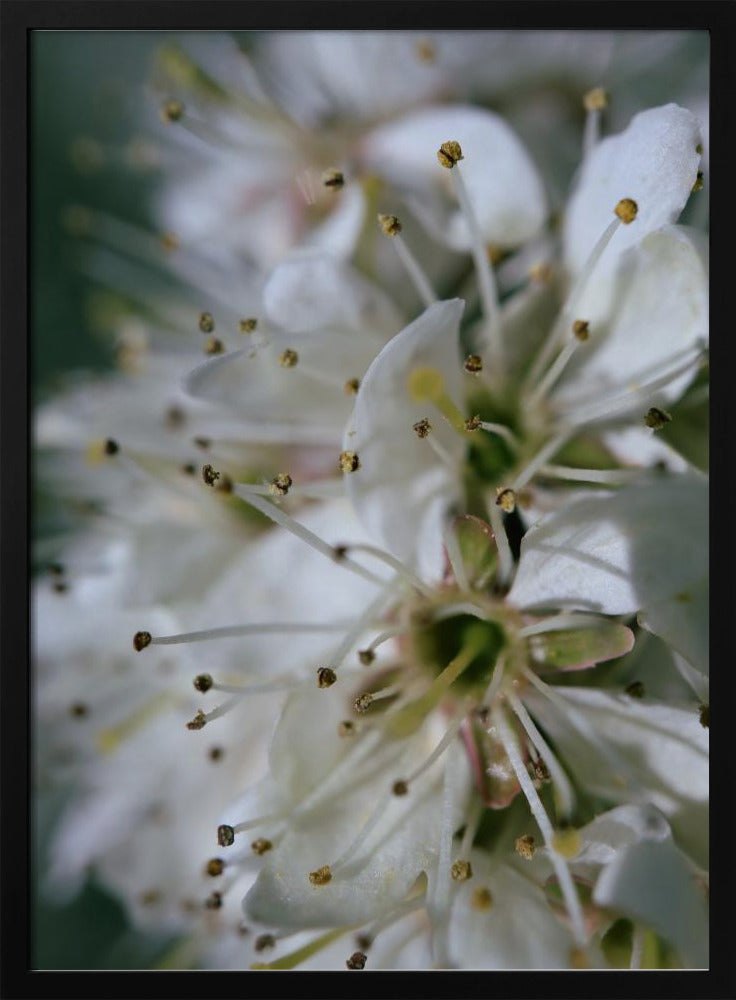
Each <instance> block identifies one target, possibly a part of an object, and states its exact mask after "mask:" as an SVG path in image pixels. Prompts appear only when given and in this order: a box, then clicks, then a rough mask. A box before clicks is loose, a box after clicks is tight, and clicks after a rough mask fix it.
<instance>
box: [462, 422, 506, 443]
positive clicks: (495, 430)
mask: <svg viewBox="0 0 736 1000" xmlns="http://www.w3.org/2000/svg"><path fill="white" fill-rule="evenodd" d="M473 419H475V418H472V417H471V420H473ZM467 423H468V422H467V421H466V430H471V428H469V427H468V426H467ZM478 427H479V428H481V429H482V430H484V431H488V432H489V433H490V434H498V436H499V437H502V438H504V439H505V440H506V441H508V443H509V444H510V445H513V446H514V447H516V446H517V445H518V444H519V439H518V438H517V437H516V435H515V434H514V433H513V431H510V430H509V429H508V427H504V425H503V424H492V423H489V422H488V421H487V420H479V421H478Z"/></svg>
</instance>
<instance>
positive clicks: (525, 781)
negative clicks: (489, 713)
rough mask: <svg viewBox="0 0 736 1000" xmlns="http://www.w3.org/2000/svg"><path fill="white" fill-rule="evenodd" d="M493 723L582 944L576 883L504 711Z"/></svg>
mask: <svg viewBox="0 0 736 1000" xmlns="http://www.w3.org/2000/svg"><path fill="white" fill-rule="evenodd" d="M495 722H496V724H497V726H498V732H499V736H500V737H501V742H502V744H503V747H504V749H505V751H506V754H507V755H508V758H509V762H510V763H511V766H512V768H513V769H514V773H515V774H516V779H517V781H518V782H519V784H520V785H521V790H522V791H523V793H524V795H525V796H526V800H527V802H528V803H529V808H530V809H531V811H532V815H533V816H534V819H535V820H536V821H537V826H538V827H539V829H540V831H541V833H542V836H543V837H544V842H545V845H546V846H547V850H548V852H549V859H550V861H551V862H552V867H553V868H554V870H555V874H556V875H557V880H558V882H559V884H560V889H561V890H562V896H563V898H564V900H565V905H566V906H567V911H568V913H569V915H570V919H571V921H572V926H573V933H574V935H575V940H576V941H577V943H578V944H579V945H584V944H585V926H584V921H583V910H582V907H581V905H580V899H579V897H578V894H577V891H576V889H575V883H574V882H573V880H572V877H571V875H570V871H569V869H568V867H567V864H566V863H565V860H564V858H562V857H561V856H560V855H559V854H558V853H557V851H556V850H555V848H554V844H553V841H554V830H553V829H552V824H551V823H550V821H549V817H548V816H547V813H546V812H545V809H544V806H543V805H542V800H541V799H540V797H539V795H538V794H537V790H536V788H535V787H534V782H533V781H532V779H531V777H530V775H529V772H528V771H527V769H526V766H525V764H524V761H523V760H522V759H521V753H520V752H519V746H518V743H517V742H516V738H515V736H514V735H513V733H512V732H511V729H510V727H509V725H508V723H507V722H506V719H505V717H504V714H503V712H500V711H497V712H496V713H495Z"/></svg>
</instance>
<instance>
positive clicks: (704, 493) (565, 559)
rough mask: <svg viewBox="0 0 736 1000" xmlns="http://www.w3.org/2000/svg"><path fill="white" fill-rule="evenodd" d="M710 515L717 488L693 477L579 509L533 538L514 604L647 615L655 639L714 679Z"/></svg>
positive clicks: (536, 529)
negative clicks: (685, 614) (710, 624)
mask: <svg viewBox="0 0 736 1000" xmlns="http://www.w3.org/2000/svg"><path fill="white" fill-rule="evenodd" d="M707 511H708V485H707V483H706V482H705V481H704V480H702V479H700V478H696V477H692V476H667V477H665V478H663V479H661V480H659V481H655V482H652V483H651V484H649V485H644V486H636V487H631V488H629V489H626V490H622V491H621V492H620V493H618V494H617V495H615V496H612V497H607V498H605V499H601V500H597V499H588V500H583V501H580V502H579V503H576V504H572V505H570V506H569V507H568V508H567V509H566V510H564V511H562V512H560V513H555V514H552V515H550V516H549V517H547V518H544V519H543V520H542V521H540V522H539V523H538V524H536V525H534V526H533V527H532V528H531V530H530V531H529V532H528V533H527V535H526V536H525V538H524V540H523V542H522V547H521V560H520V563H519V570H518V573H517V576H516V580H515V581H514V586H513V587H512V589H511V592H510V594H509V600H510V601H511V602H512V603H515V604H517V605H519V606H521V607H533V606H546V607H552V608H554V607H563V606H572V607H579V608H591V609H593V610H598V611H602V612H603V613H605V614H613V615H620V614H632V613H633V612H636V611H639V610H643V617H644V620H645V621H647V622H648V623H649V626H650V627H651V629H652V631H655V632H657V634H659V635H661V636H662V638H664V639H666V640H668V641H671V642H672V644H673V645H674V646H675V648H678V649H679V648H680V647H681V646H686V647H687V649H688V653H689V654H690V655H693V656H697V662H695V663H693V665H694V666H696V667H697V668H698V669H699V670H701V671H702V672H707V669H708V663H707V628H708V626H707V617H706V616H705V614H704V613H705V611H706V610H707V607H706V602H705V600H704V597H703V595H704V593H705V592H707V579H708V522H707ZM683 609H689V614H688V618H687V620H685V619H684V618H683V617H682V611H683ZM682 652H683V655H687V654H686V653H685V652H684V649H683V650H682ZM688 658H689V657H688Z"/></svg>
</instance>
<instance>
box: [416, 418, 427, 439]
mask: <svg viewBox="0 0 736 1000" xmlns="http://www.w3.org/2000/svg"><path fill="white" fill-rule="evenodd" d="M412 427H413V429H414V433H415V434H416V436H417V437H419V438H426V437H427V436H428V435H429V432H430V431H431V430H432V425H431V424H430V422H429V420H427V418H426V417H422V419H421V420H417V422H416V423H415V424H412Z"/></svg>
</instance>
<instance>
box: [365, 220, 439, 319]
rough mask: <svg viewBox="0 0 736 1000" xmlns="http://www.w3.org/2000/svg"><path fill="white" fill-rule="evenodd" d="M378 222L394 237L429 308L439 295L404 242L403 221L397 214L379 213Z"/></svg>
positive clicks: (387, 234) (402, 260) (401, 257)
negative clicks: (402, 233) (402, 234)
mask: <svg viewBox="0 0 736 1000" xmlns="http://www.w3.org/2000/svg"><path fill="white" fill-rule="evenodd" d="M378 224H379V226H380V227H381V232H382V233H383V235H384V236H389V237H391V238H392V239H393V241H394V246H395V247H396V251H397V253H398V255H399V258H400V259H401V263H402V264H403V265H404V268H405V270H406V272H407V274H408V275H409V277H410V279H411V281H412V282H413V284H414V287H415V288H416V290H417V294H418V295H419V298H420V299H421V300H422V303H423V304H424V307H425V308H428V307H429V306H431V305H432V303H433V302H436V301H437V296H436V295H435V294H434V291H433V290H432V286H431V284H430V283H429V279H428V278H427V275H426V274H425V273H424V270H423V268H422V266H421V264H420V263H419V261H418V260H417V259H416V257H415V256H414V254H413V253H412V252H411V250H410V249H409V247H408V246H407V245H406V243H405V242H404V238H403V237H402V236H401V235H400V234H401V230H402V228H403V227H402V225H401V222H400V221H399V219H398V218H397V217H396V216H395V215H383V214H380V213H379V216H378Z"/></svg>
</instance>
